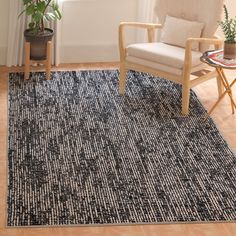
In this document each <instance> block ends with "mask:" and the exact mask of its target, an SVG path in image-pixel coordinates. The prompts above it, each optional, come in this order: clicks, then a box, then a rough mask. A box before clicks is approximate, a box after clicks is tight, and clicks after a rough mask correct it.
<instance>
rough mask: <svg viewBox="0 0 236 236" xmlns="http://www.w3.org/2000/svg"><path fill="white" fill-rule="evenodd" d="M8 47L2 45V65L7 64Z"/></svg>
mask: <svg viewBox="0 0 236 236" xmlns="http://www.w3.org/2000/svg"><path fill="white" fill-rule="evenodd" d="M6 57H7V47H3V46H0V65H6Z"/></svg>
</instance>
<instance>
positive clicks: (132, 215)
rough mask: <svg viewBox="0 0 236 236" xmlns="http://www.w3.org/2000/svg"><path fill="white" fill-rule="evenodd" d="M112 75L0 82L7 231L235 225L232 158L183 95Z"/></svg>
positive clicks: (154, 82) (156, 81) (235, 162)
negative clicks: (184, 108) (3, 86)
mask: <svg viewBox="0 0 236 236" xmlns="http://www.w3.org/2000/svg"><path fill="white" fill-rule="evenodd" d="M190 103H191V108H190V115H189V116H188V117H181V115H180V112H181V87H180V86H179V85H176V84H173V83H172V82H169V81H167V80H163V79H160V78H153V77H151V76H149V75H146V74H140V73H135V72H130V73H129V79H128V81H127V90H126V96H124V97H120V96H119V95H118V71H81V72H56V73H53V79H52V80H50V81H45V80H44V74H43V73H34V74H31V78H30V80H29V81H24V80H23V74H21V73H14V74H11V75H10V79H9V154H8V158H9V163H8V165H9V170H8V174H9V177H8V179H9V180H8V182H9V186H8V218H7V224H8V226H33V225H76V224H83V225H88V224H127V223H128V224H130V223H168V222H196V221H197V222H209V221H234V220H236V157H235V156H234V154H233V153H232V151H231V150H230V149H229V147H228V146H227V143H226V142H225V141H224V139H223V138H222V136H221V135H220V133H219V131H218V130H217V128H216V126H215V125H214V123H213V122H212V120H211V119H209V120H208V122H206V123H203V122H202V117H203V115H204V114H205V110H204V108H203V107H202V105H201V104H200V102H199V101H198V99H197V97H196V95H195V94H194V93H193V92H192V94H191V102H190Z"/></svg>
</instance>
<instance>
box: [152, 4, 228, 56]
mask: <svg viewBox="0 0 236 236" xmlns="http://www.w3.org/2000/svg"><path fill="white" fill-rule="evenodd" d="M223 5H224V0H156V5H155V9H154V14H155V15H156V17H157V19H158V23H161V24H163V23H164V22H165V18H166V15H170V16H174V17H178V18H183V19H186V20H191V21H198V22H202V23H204V24H205V26H204V29H203V31H202V36H201V37H203V38H212V37H213V36H214V34H215V32H216V30H217V28H218V25H219V23H218V22H219V21H220V20H221V15H222V10H223ZM207 49H208V46H206V45H204V44H202V45H200V51H202V52H203V51H206V50H207Z"/></svg>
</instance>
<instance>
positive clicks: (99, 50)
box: [60, 44, 119, 63]
mask: <svg viewBox="0 0 236 236" xmlns="http://www.w3.org/2000/svg"><path fill="white" fill-rule="evenodd" d="M98 61H99V62H109V61H119V51H118V46H117V45H116V44H96V45H91V44H88V45H63V46H61V47H60V63H85V62H98Z"/></svg>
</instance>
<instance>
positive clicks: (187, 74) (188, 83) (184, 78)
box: [119, 22, 223, 115]
mask: <svg viewBox="0 0 236 236" xmlns="http://www.w3.org/2000/svg"><path fill="white" fill-rule="evenodd" d="M125 27H136V28H144V29H147V34H148V42H149V43H152V42H154V40H155V31H156V29H161V28H162V25H161V24H153V23H139V22H121V23H120V26H119V50H120V81H119V92H120V95H124V93H125V84H126V72H127V71H128V70H135V71H141V72H145V73H150V74H152V75H155V76H161V77H164V78H166V79H169V80H171V81H174V82H177V83H179V84H182V114H183V115H187V114H188V113H189V96H190V89H191V88H192V87H194V86H196V85H198V84H200V83H202V82H204V81H206V80H209V79H211V78H214V77H215V78H216V79H217V85H218V93H219V95H221V94H222V92H223V86H222V82H221V80H220V78H219V76H218V74H217V72H216V70H215V69H214V70H212V71H210V72H208V73H204V74H203V75H201V76H199V77H197V78H195V79H191V69H192V50H191V48H192V44H193V43H195V42H198V43H206V44H209V45H213V46H214V47H215V49H220V48H221V47H222V45H223V41H222V40H221V39H217V38H189V39H188V40H187V41H186V47H185V60H184V67H183V73H182V75H180V76H178V75H174V74H171V73H167V72H164V71H161V70H157V69H153V68H151V67H147V66H144V65H139V64H136V63H131V62H128V61H126V55H127V52H126V46H125V30H124V29H125Z"/></svg>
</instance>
